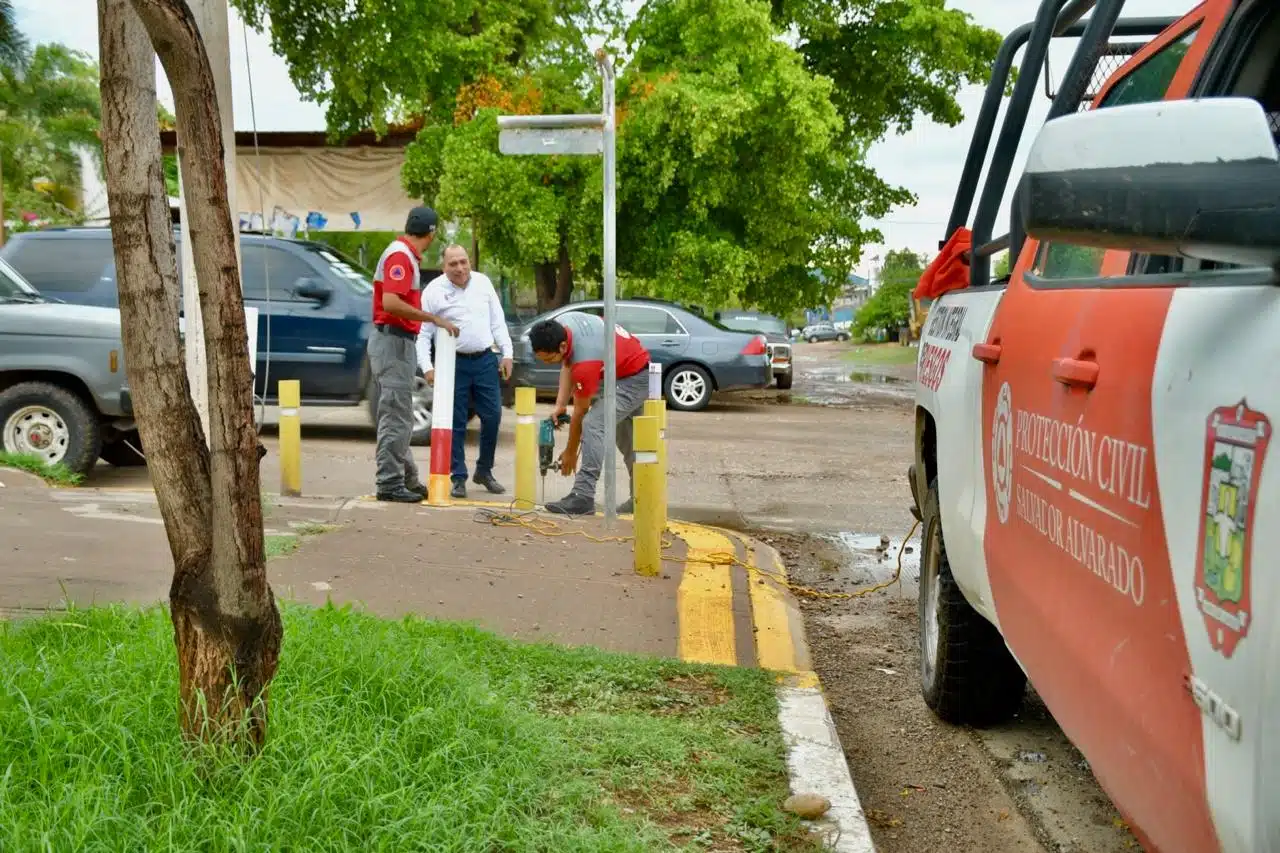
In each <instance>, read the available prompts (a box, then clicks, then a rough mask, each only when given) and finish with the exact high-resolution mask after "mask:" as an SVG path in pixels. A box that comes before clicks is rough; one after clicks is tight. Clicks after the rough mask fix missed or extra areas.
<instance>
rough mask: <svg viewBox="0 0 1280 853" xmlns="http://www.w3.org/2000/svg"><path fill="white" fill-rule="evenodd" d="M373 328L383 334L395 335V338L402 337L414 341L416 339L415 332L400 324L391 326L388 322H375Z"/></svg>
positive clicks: (416, 334)
mask: <svg viewBox="0 0 1280 853" xmlns="http://www.w3.org/2000/svg"><path fill="white" fill-rule="evenodd" d="M374 328H375V329H377V330H378V331H379V332H382V333H383V334H385V335H395V336H396V337H397V338H404V339H405V340H406V341H416V340H417V339H418V333H417V332H411V331H409V330H408V329H405V328H401V327H400V326H392V325H390V324H389V323H376V324H374Z"/></svg>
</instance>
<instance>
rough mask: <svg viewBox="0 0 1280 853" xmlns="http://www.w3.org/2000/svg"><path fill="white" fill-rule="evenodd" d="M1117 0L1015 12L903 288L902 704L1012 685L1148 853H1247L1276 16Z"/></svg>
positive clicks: (974, 713)
mask: <svg viewBox="0 0 1280 853" xmlns="http://www.w3.org/2000/svg"><path fill="white" fill-rule="evenodd" d="M1123 6H1124V2H1123V0H1044V3H1043V4H1042V6H1041V9H1040V14H1039V16H1038V18H1037V19H1036V21H1035V22H1034V23H1032V24H1029V25H1027V26H1025V27H1023V28H1021V29H1019V30H1018V31H1015V33H1013V34H1012V35H1011V36H1010V37H1009V39H1008V40H1007V41H1006V42H1005V45H1004V48H1002V50H1001V53H1000V55H999V58H998V59H997V62H996V65H995V68H994V69H993V77H992V81H991V86H990V88H989V89H988V93H987V99H986V102H984V105H983V108H982V112H981V113H980V115H979V120H978V124H979V126H978V128H977V131H976V132H975V135H974V139H973V142H972V143H971V147H970V152H969V160H968V162H967V163H966V166H965V170H964V174H963V176H962V178H961V181H960V190H959V192H958V194H957V198H956V203H955V208H954V210H953V212H952V220H951V223H950V226H949V230H948V234H947V239H946V240H944V241H943V242H942V244H941V246H942V248H943V251H942V253H941V254H940V255H939V258H938V260H937V261H935V264H934V266H933V267H931V268H930V271H928V272H927V273H926V276H925V278H924V279H922V281H921V287H920V288H919V289H918V290H917V294H916V295H917V296H928V297H932V298H934V302H933V306H932V309H931V310H930V313H929V318H928V322H927V324H926V326H925V329H924V333H923V335H922V338H921V341H920V353H919V362H918V383H917V384H918V391H917V398H916V452H915V460H914V464H913V465H912V467H911V471H910V478H911V484H912V491H913V494H914V496H915V513H916V515H917V517H918V518H920V519H921V521H922V523H923V529H924V542H923V560H922V566H921V572H920V598H919V615H920V652H921V689H922V692H923V695H924V699H925V701H926V703H927V704H928V705H929V707H930V708H931V709H932V710H933V711H934V712H935V713H936V714H937V715H938V716H940V717H941V718H943V719H945V720H948V721H951V722H955V723H968V724H972V725H984V724H993V723H996V722H999V721H1001V720H1005V719H1008V718H1009V717H1010V716H1012V715H1013V714H1014V713H1015V712H1016V711H1017V709H1018V707H1019V705H1020V703H1021V702H1022V701H1023V697H1024V694H1025V691H1026V685H1027V682H1028V680H1029V681H1030V682H1031V683H1032V684H1033V685H1034V687H1035V690H1036V691H1037V693H1038V694H1039V695H1040V696H1041V697H1042V698H1043V700H1044V702H1045V704H1046V705H1047V707H1048V708H1049V710H1050V711H1051V712H1052V714H1053V715H1054V717H1055V719H1056V720H1057V721H1058V723H1059V724H1060V725H1061V727H1062V729H1063V731H1064V732H1065V733H1066V735H1067V736H1068V737H1069V738H1070V739H1071V740H1072V741H1073V742H1074V743H1075V744H1076V746H1077V747H1079V749H1080V750H1081V751H1082V752H1083V753H1084V755H1085V757H1086V758H1087V759H1088V761H1089V764H1090V766H1091V767H1092V769H1093V772H1094V774H1095V775H1096V776H1097V778H1098V781H1099V782H1100V783H1101V785H1102V786H1103V788H1104V789H1105V790H1106V791H1107V793H1108V794H1109V795H1110V796H1111V797H1112V799H1113V800H1114V802H1115V804H1116V806H1117V807H1118V808H1119V809H1120V811H1121V812H1122V814H1123V815H1124V816H1125V818H1126V819H1127V820H1128V821H1129V823H1130V825H1131V827H1132V828H1133V829H1134V831H1135V834H1136V835H1137V837H1138V838H1139V840H1140V841H1141V843H1142V844H1143V845H1144V847H1145V848H1146V849H1147V851H1148V853H1157V851H1159V853H1276V851H1280V446H1276V445H1277V442H1275V441H1273V437H1274V431H1275V429H1276V427H1277V426H1278V425H1280V159H1278V158H1277V139H1276V131H1277V121H1276V118H1277V116H1278V115H1280V3H1277V2H1275V0H1206V2H1203V3H1201V4H1200V5H1199V6H1197V7H1196V8H1195V9H1193V10H1192V11H1191V12H1189V13H1188V14H1187V15H1186V16H1184V17H1182V18H1180V19H1177V20H1172V19H1170V20H1158V19H1149V18H1138V19H1125V18H1122V17H1121V11H1122V8H1123ZM1086 15H1087V16H1088V17H1087V20H1084V18H1085V16H1086ZM1061 37H1070V38H1075V39H1078V47H1077V50H1076V52H1075V55H1074V57H1073V60H1072V63H1071V65H1070V67H1068V69H1067V70H1066V72H1065V76H1064V77H1063V79H1062V81H1061V85H1060V87H1059V90H1058V92H1057V93H1056V96H1055V98H1054V104H1053V106H1052V107H1051V109H1050V112H1049V117H1048V119H1047V120H1046V122H1045V123H1044V125H1043V126H1042V127H1041V128H1039V131H1038V134H1037V136H1036V138H1035V140H1034V144H1033V146H1032V148H1031V151H1030V154H1029V155H1028V158H1027V163H1026V167H1025V170H1024V171H1023V173H1022V174H1021V175H1016V176H1011V175H1010V172H1011V169H1012V165H1013V161H1014V156H1015V154H1016V152H1017V150H1018V144H1019V142H1020V140H1021V136H1022V133H1023V131H1024V129H1025V125H1026V122H1027V114H1028V111H1029V110H1028V107H1029V104H1030V102H1031V100H1032V98H1033V97H1034V96H1035V94H1036V89H1037V86H1038V80H1039V73H1040V69H1041V67H1042V66H1043V64H1044V59H1045V55H1046V50H1047V48H1048V45H1049V44H1050V43H1051V41H1052V39H1054V38H1061ZM1133 38H1141V39H1142V42H1140V43H1138V44H1136V45H1135V44H1134V43H1133V42H1132V41H1131V39H1133ZM1125 39H1130V41H1124V40H1125ZM1024 45H1025V47H1026V52H1025V54H1024V59H1023V62H1022V64H1021V73H1020V74H1019V78H1018V80H1017V83H1016V85H1015V86H1014V88H1013V92H1012V94H1011V96H1010V98H1009V103H1008V108H1007V111H1006V114H1005V119H1004V121H1003V123H1002V125H1001V126H1000V128H999V132H998V133H996V132H995V131H996V117H997V114H998V108H999V106H1000V104H1001V102H1002V100H1003V94H1004V92H1005V90H1006V87H1007V85H1008V79H1009V72H1010V69H1011V67H1012V60H1013V57H1014V54H1015V52H1017V51H1018V50H1020V49H1021V48H1022V47H1023V46H1024ZM1103 56H1120V57H1121V59H1122V60H1123V61H1122V64H1121V65H1120V67H1119V68H1118V70H1116V71H1115V72H1114V73H1109V74H1106V75H1105V78H1104V79H1103V80H1102V82H1101V84H1100V85H1097V86H1095V85H1094V83H1093V80H1094V79H1095V72H1096V70H1097V68H1098V66H1099V58H1100V57H1103ZM1091 89H1093V90H1094V91H1091ZM991 144H994V150H993V152H992V155H991V158H990V164H989V168H988V172H987V178H986V181H985V184H984V185H983V186H982V187H981V190H982V191H981V194H980V197H978V204H977V210H976V213H974V215H973V218H972V224H971V226H970V225H969V223H970V213H971V210H972V208H973V202H974V200H975V196H979V194H978V189H979V177H980V175H981V173H982V170H983V166H984V164H985V163H986V162H987V150H988V147H989V145H991ZM1011 177H1013V178H1016V179H1017V180H1016V183H1011V182H1010V180H1011ZM1010 187H1013V188H1014V190H1015V191H1014V192H1013V194H1012V198H1013V201H1012V209H1011V210H1010V211H1009V212H1008V216H1009V219H1008V222H1009V233H1008V235H1007V236H1003V237H993V232H994V230H995V229H994V226H995V223H996V220H997V216H998V215H999V214H1000V212H1001V208H1002V206H1003V201H1002V199H1003V198H1004V196H1005V195H1006V192H1007V190H1008V189H1009V188H1010ZM1006 249H1007V250H1008V251H1009V253H1010V258H1011V261H1012V263H1011V272H1010V274H1009V275H1008V276H1006V277H1003V278H1001V279H998V280H993V278H992V275H991V273H990V270H991V257H992V255H994V254H997V253H998V252H1000V251H1004V250H1006Z"/></svg>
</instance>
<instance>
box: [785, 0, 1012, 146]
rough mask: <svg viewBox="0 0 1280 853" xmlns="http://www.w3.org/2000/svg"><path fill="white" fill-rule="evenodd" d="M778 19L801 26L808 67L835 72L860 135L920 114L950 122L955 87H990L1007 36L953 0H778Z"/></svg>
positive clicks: (844, 110) (956, 116)
mask: <svg viewBox="0 0 1280 853" xmlns="http://www.w3.org/2000/svg"><path fill="white" fill-rule="evenodd" d="M772 11H773V18H774V22H775V23H776V24H778V25H779V26H780V27H782V28H784V29H785V28H789V27H792V26H794V27H795V28H796V32H797V34H798V36H799V50H800V53H801V54H802V55H803V56H804V59H805V64H806V66H807V67H808V68H809V70H811V71H813V72H814V73H816V74H821V75H824V76H826V77H829V78H830V79H831V80H832V81H833V82H834V83H835V87H836V91H835V98H834V100H835V104H836V107H837V108H838V109H839V110H840V113H841V115H842V116H843V117H844V118H845V120H846V122H847V123H848V127H849V130H850V132H851V134H852V135H853V137H854V138H855V139H859V140H863V141H866V142H868V143H869V142H873V141H875V140H878V139H880V138H881V137H883V136H884V135H885V134H887V133H888V132H889V131H890V130H891V129H897V130H898V131H900V132H904V131H907V130H910V129H911V127H912V125H913V124H914V122H915V118H916V116H917V115H924V116H925V117H926V118H929V119H932V120H933V121H936V122H939V123H941V124H945V125H948V126H951V127H954V126H955V125H957V124H959V123H960V121H961V119H962V118H963V116H962V115H961V111H960V105H959V104H958V103H957V102H956V99H955V94H956V91H957V90H958V89H959V88H960V87H961V86H962V85H964V84H966V83H974V84H982V85H985V84H986V82H987V80H988V79H989V78H990V76H991V63H992V62H993V61H994V60H995V55H996V52H997V51H998V50H999V49H1000V43H1001V41H1003V36H1002V35H1001V34H1000V33H997V32H995V31H994V30H989V29H986V28H985V27H980V26H977V25H976V24H974V22H973V18H972V17H971V16H970V15H969V14H968V13H966V12H962V11H960V10H959V9H948V8H947V3H946V0H772Z"/></svg>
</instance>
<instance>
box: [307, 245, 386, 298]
mask: <svg viewBox="0 0 1280 853" xmlns="http://www.w3.org/2000/svg"><path fill="white" fill-rule="evenodd" d="M312 251H314V252H315V253H316V254H317V255H319V256H320V257H321V258H323V259H324V262H325V263H326V264H328V265H329V269H330V270H332V271H333V273H334V274H335V275H336V276H338V277H339V278H341V279H342V280H343V281H345V282H347V283H348V284H350V285H351V287H352V289H353V290H355V291H356V293H361V294H371V293H373V281H372V280H371V278H370V276H369V274H368V273H367V272H365V271H364V269H363V268H362V267H361V266H360V264H358V263H357V262H355V261H353V260H352V259H351V258H348V257H347V256H346V255H344V254H342V253H341V252H339V251H338V250H337V249H331V248H323V249H322V248H319V247H315V248H313V249H312Z"/></svg>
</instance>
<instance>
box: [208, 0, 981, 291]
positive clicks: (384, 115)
mask: <svg viewBox="0 0 1280 853" xmlns="http://www.w3.org/2000/svg"><path fill="white" fill-rule="evenodd" d="M232 3H233V5H234V6H236V8H238V9H239V10H240V11H241V12H242V13H243V14H244V15H245V17H246V19H247V20H248V21H249V22H250V24H251V25H252V26H255V27H258V28H262V27H265V26H269V28H270V33H271V37H272V44H273V47H274V49H275V50H276V52H277V53H279V54H280V55H281V56H283V57H284V58H285V60H286V62H287V63H288V65H289V68H290V74H291V76H292V78H293V80H294V82H295V83H296V84H297V85H298V87H299V89H300V90H301V91H302V92H303V93H304V95H307V96H309V97H311V98H314V99H315V100H317V101H318V102H320V103H322V104H324V105H325V106H326V109H327V115H328V120H329V127H330V131H331V132H333V133H334V134H336V135H344V134H348V133H350V132H352V131H356V130H363V129H366V128H368V127H373V128H375V129H378V130H382V129H385V128H386V127H388V123H389V122H394V121H400V122H404V121H407V120H409V119H413V120H414V121H415V122H417V125H418V126H419V127H420V130H419V132H418V135H417V139H416V141H415V143H414V144H413V145H411V146H410V147H409V149H408V151H407V152H406V164H405V169H404V174H403V181H404V185H405V187H406V189H407V190H408V191H409V192H410V194H411V195H414V196H418V197H421V198H425V199H428V200H433V201H434V203H435V205H436V207H437V208H438V209H439V210H440V211H441V213H442V214H443V215H444V216H445V217H448V218H458V219H465V220H468V221H470V222H471V223H472V224H473V225H474V226H475V229H476V232H477V233H478V234H479V236H480V239H481V243H482V246H483V247H484V248H485V256H486V257H490V258H494V259H496V260H497V261H498V262H499V263H500V264H501V265H502V266H504V267H505V268H509V269H519V270H527V269H530V268H534V269H535V271H536V272H538V273H540V274H542V275H544V276H545V274H546V273H547V272H548V271H550V273H551V277H552V279H554V278H555V265H556V263H557V262H558V261H560V260H561V259H565V260H567V261H568V262H570V263H571V265H572V270H573V272H574V273H576V274H577V275H578V276H581V277H585V278H588V279H598V277H599V269H600V256H599V252H600V226H601V223H600V190H601V167H600V163H599V162H598V161H597V160H593V159H589V158H575V157H562V158H541V157H538V158H509V157H503V156H501V155H500V154H499V153H498V150H497V135H498V134H497V127H496V121H495V118H496V116H497V115H498V114H502V113H513V112H514V113H563V112H581V111H595V110H597V109H599V95H598V78H597V76H596V74H595V70H594V61H593V59H592V57H591V55H590V53H589V51H588V50H587V44H588V43H589V42H591V41H593V37H594V36H597V35H598V34H602V33H607V32H610V31H611V30H612V29H613V28H616V27H617V25H618V23H619V21H620V18H621V15H622V6H623V4H622V2H621V0H562V2H559V3H552V2H551V0H530V2H516V0H472V2H471V3H470V4H464V5H462V6H448V5H445V6H442V7H433V8H432V13H431V16H430V17H427V16H424V15H422V14H421V13H420V12H419V11H417V7H416V6H415V7H413V8H410V5H411V4H409V3H408V0H372V2H367V3H361V4H356V5H355V6H354V7H352V6H351V5H350V4H348V3H346V2H340V0H305V2H300V3H299V2H294V0H232ZM268 21H269V24H268ZM787 32H794V33H797V34H798V35H799V37H800V42H799V44H800V49H799V50H798V51H797V50H796V49H794V48H793V47H792V46H790V45H789V44H788V41H787V40H786V39H785V38H784V34H785V33H787ZM626 36H627V42H628V51H627V52H628V54H629V56H628V60H627V63H626V65H625V67H624V68H623V69H622V70H621V72H620V76H619V86H618V108H619V110H618V119H619V176H618V180H619V198H618V203H619V211H618V247H619V281H620V285H621V284H622V283H623V282H625V286H626V289H627V292H629V293H633V294H651V295H660V296H664V297H667V298H671V299H676V300H680V301H689V302H697V303H698V304H702V305H706V306H708V307H712V308H714V307H718V306H721V305H726V304H733V303H734V302H739V303H742V304H748V305H754V306H759V307H761V308H764V309H765V310H768V311H771V312H773V313H776V314H783V315H785V314H788V313H791V312H792V311H794V310H795V309H797V308H802V307H805V306H809V305H814V304H822V303H824V302H829V301H830V300H831V299H832V298H833V297H834V296H835V295H836V294H837V293H838V291H839V287H840V285H839V284H838V282H843V281H844V280H846V278H847V275H848V273H849V272H850V271H851V270H852V269H853V268H854V267H855V266H856V264H857V262H858V261H859V258H860V254H861V250H862V247H863V246H864V245H866V244H868V243H872V242H876V241H878V240H880V239H881V238H880V234H879V233H878V232H876V231H874V230H870V229H864V228H863V227H862V226H861V224H860V223H862V222H864V221H867V220H869V219H875V218H880V217H883V216H884V215H886V214H887V213H888V211H889V210H890V209H891V208H893V207H895V206H899V205H904V204H909V203H911V202H912V201H913V200H914V199H913V196H912V195H911V193H910V192H908V191H907V190H905V189H903V188H900V187H893V186H890V185H888V184H886V183H885V182H884V181H883V180H882V179H881V178H880V177H879V176H878V175H877V174H876V173H875V171H874V170H873V169H871V168H870V167H869V166H867V165H866V163H865V155H866V152H867V150H868V148H869V147H870V145H871V144H873V143H874V142H875V141H876V140H878V139H880V138H881V137H883V136H884V135H885V134H886V133H888V132H889V131H890V130H891V129H894V128H896V129H898V130H905V129H907V128H909V127H910V126H911V123H912V121H913V120H914V116H915V115H916V114H917V113H920V112H922V113H924V114H925V115H926V116H928V117H929V118H933V119H936V120H939V121H942V122H944V123H948V124H955V123H957V122H958V121H959V120H960V111H959V107H958V105H957V104H956V101H955V99H954V95H955V92H956V90H957V88H958V87H959V86H960V85H962V84H963V83H965V82H969V81H974V82H981V81H983V80H985V79H986V75H987V73H988V69H989V67H990V63H991V61H992V59H993V57H994V55H995V52H996V50H997V49H998V47H999V44H1000V37H999V36H998V35H997V34H996V33H994V32H991V31H989V30H985V29H983V28H980V27H977V26H975V25H973V23H972V21H971V19H970V18H969V17H968V16H967V15H965V14H964V13H962V12H958V11H955V10H952V9H947V8H946V4H945V2H944V0H837V2H836V3H835V4H830V3H827V2H825V0H774V2H773V3H772V4H770V3H769V2H766V1H765V0H648V2H646V3H645V4H644V5H643V6H642V7H641V8H640V11H639V13H638V14H637V16H636V18H635V20H634V21H632V22H631V24H630V25H629V28H628V29H627V32H626ZM405 44H412V45H413V46H414V49H413V50H411V51H406V50H405V49H404V47H403V45H405ZM889 57H892V61H889V60H888V59H887V58H889ZM813 270H822V271H823V273H824V277H823V278H819V277H817V276H815V275H813V274H812V272H813ZM824 280H825V283H824ZM561 281H562V283H563V275H562V276H561ZM552 285H553V286H552V289H553V290H554V289H555V288H554V281H553V282H552ZM563 292H564V288H562V289H561V294H563Z"/></svg>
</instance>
